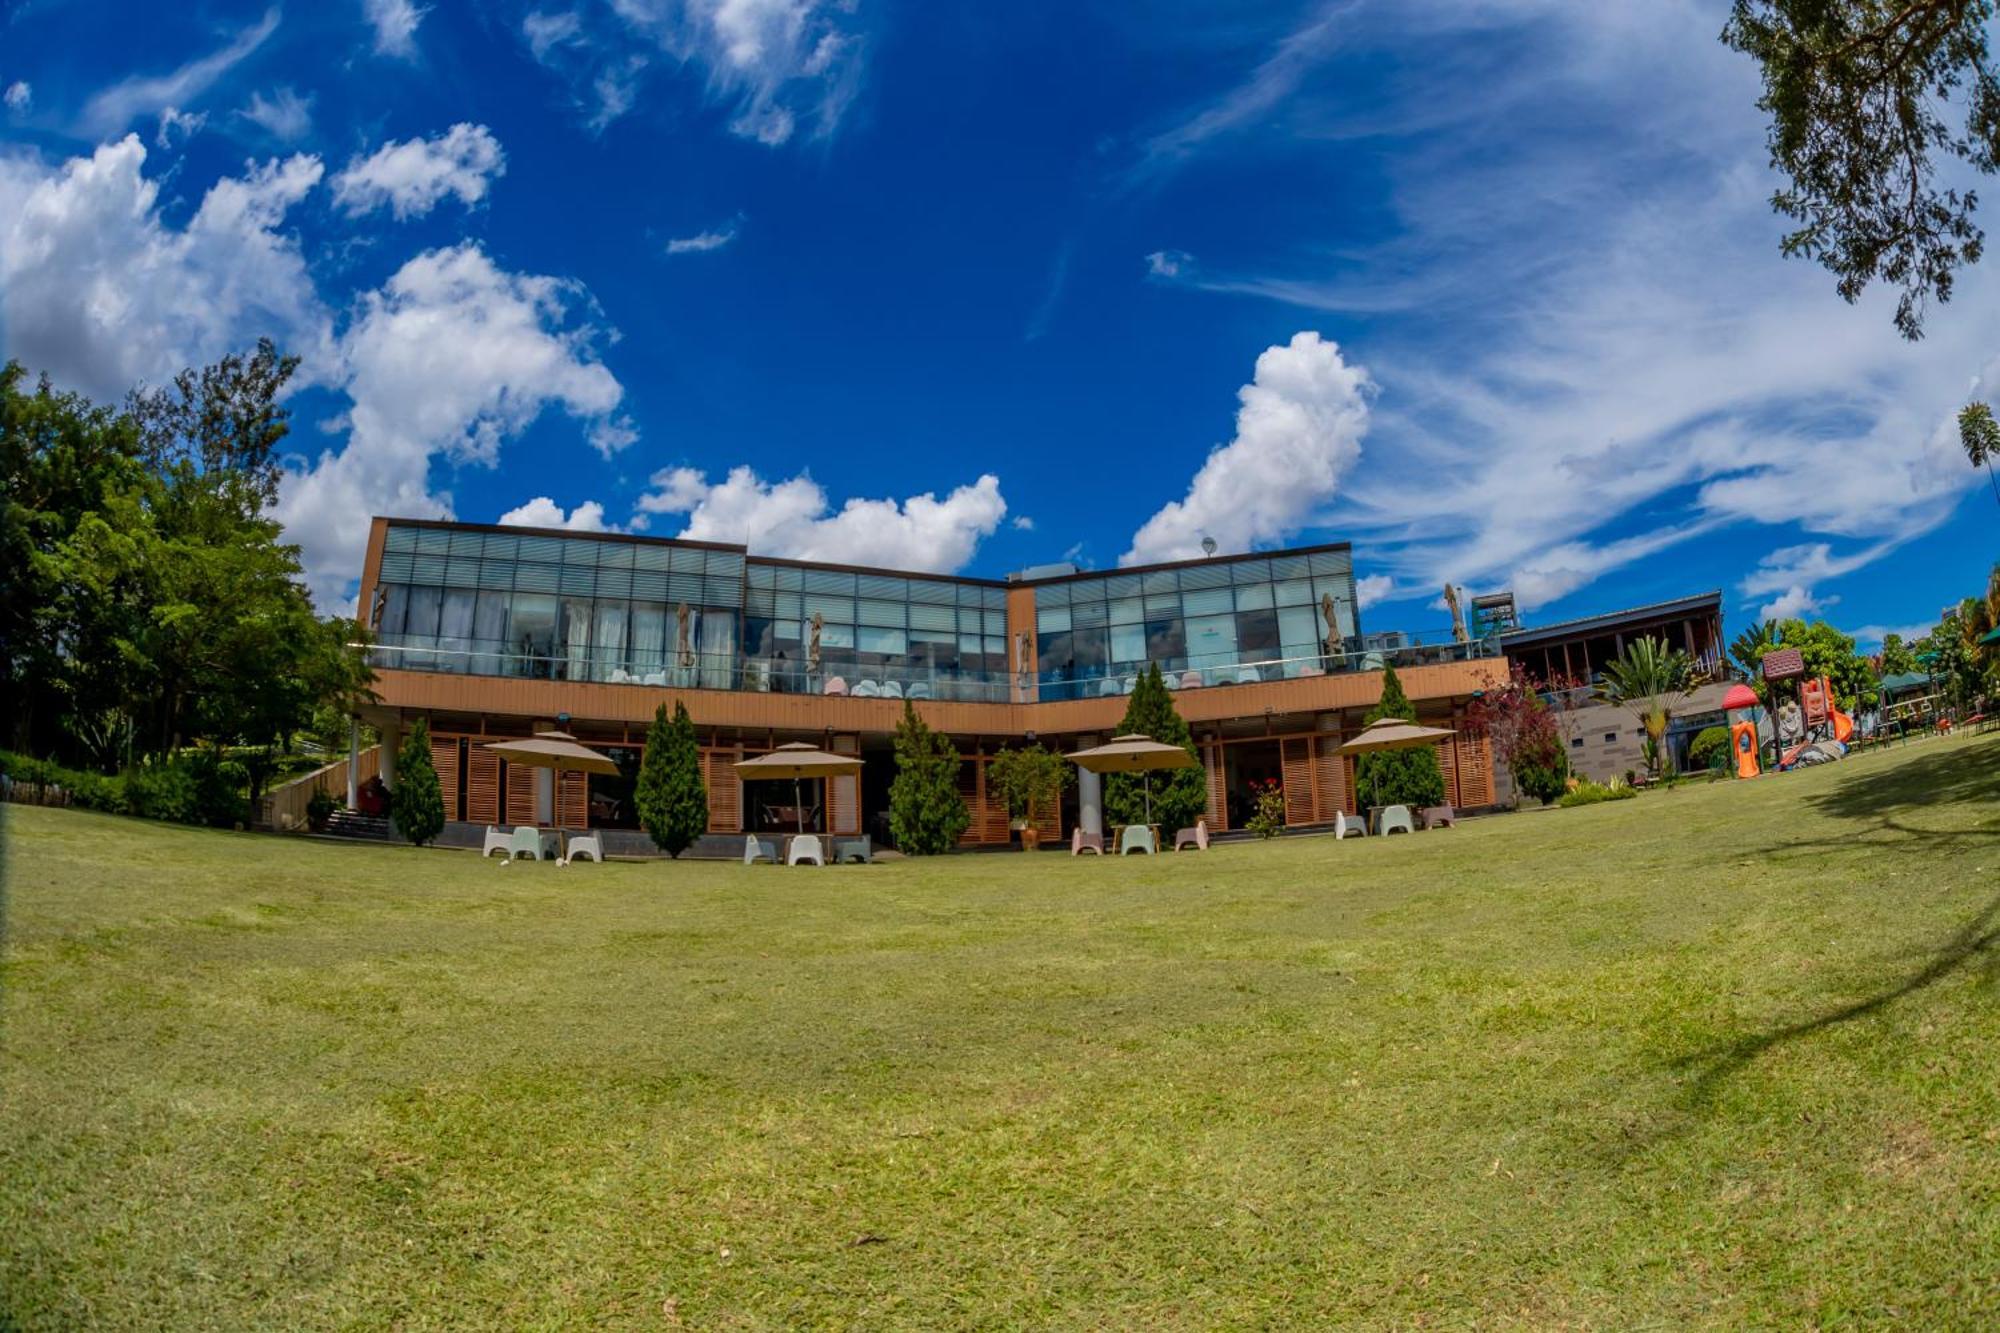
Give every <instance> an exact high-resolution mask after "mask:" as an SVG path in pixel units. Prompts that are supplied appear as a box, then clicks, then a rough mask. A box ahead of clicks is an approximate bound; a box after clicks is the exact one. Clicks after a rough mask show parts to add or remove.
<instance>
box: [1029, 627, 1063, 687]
mask: <svg viewBox="0 0 2000 1333" xmlns="http://www.w3.org/2000/svg"><path fill="white" fill-rule="evenodd" d="M1035 663H1036V666H1037V668H1038V674H1039V675H1040V678H1041V679H1043V680H1067V679H1068V678H1069V671H1070V664H1071V658H1070V642H1069V631H1068V630H1067V629H1062V630H1054V631H1050V630H1044V631H1042V633H1041V635H1040V637H1039V638H1038V639H1037V640H1036V642H1035Z"/></svg>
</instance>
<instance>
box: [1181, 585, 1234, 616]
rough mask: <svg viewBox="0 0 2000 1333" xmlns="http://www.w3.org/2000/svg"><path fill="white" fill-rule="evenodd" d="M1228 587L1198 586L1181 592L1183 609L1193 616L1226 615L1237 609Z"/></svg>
mask: <svg viewBox="0 0 2000 1333" xmlns="http://www.w3.org/2000/svg"><path fill="white" fill-rule="evenodd" d="M1233 598H1234V594H1232V593H1231V592H1230V590H1229V589H1227V588H1197V589H1191V590H1189V591H1187V592H1184V593H1182V594H1181V610H1182V611H1183V612H1185V613H1186V614H1188V615H1191V616H1214V615H1224V614H1227V613H1228V612H1230V611H1233V610H1235V609H1236V603H1235V601H1234V599H1233Z"/></svg>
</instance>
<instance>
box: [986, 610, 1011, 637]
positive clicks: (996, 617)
mask: <svg viewBox="0 0 2000 1333" xmlns="http://www.w3.org/2000/svg"><path fill="white" fill-rule="evenodd" d="M986 632H987V633H988V634H998V635H1000V636H1001V637H1002V638H1005V637H1006V634H1007V613H1006V612H1005V611H994V610H991V609H989V610H988V611H987V612H986Z"/></svg>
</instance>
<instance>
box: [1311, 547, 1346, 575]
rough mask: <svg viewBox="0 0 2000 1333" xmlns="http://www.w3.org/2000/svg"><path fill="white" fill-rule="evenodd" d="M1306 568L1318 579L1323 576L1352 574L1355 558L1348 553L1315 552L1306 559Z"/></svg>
mask: <svg viewBox="0 0 2000 1333" xmlns="http://www.w3.org/2000/svg"><path fill="white" fill-rule="evenodd" d="M1306 567H1307V568H1308V569H1310V570H1312V572H1313V576H1314V577H1316V578H1317V577H1319V576H1320V575H1323V574H1352V573H1353V572H1354V556H1353V554H1352V553H1351V552H1348V551H1314V552H1313V553H1312V554H1311V555H1309V556H1307V557H1306Z"/></svg>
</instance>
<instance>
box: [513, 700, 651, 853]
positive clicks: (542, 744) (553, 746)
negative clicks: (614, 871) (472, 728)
mask: <svg viewBox="0 0 2000 1333" xmlns="http://www.w3.org/2000/svg"><path fill="white" fill-rule="evenodd" d="M486 748H487V749H489V750H491V751H493V752H494V753H495V754H497V755H499V756H500V757H501V758H503V759H505V760H506V761H507V762H508V763H510V764H523V765H526V766H527V767H529V768H550V769H554V770H555V771H556V773H557V775H558V776H557V779H556V780H557V782H561V780H562V779H561V776H560V775H561V774H562V773H564V772H565V771H567V772H573V773H608V774H611V775H612V776H614V777H615V776H616V775H617V773H618V765H617V764H616V763H614V762H613V761H612V759H611V757H610V756H609V755H606V754H601V753H599V752H598V751H596V750H593V749H591V748H590V747H589V746H587V745H579V744H577V741H576V737H574V736H572V735H570V734H569V733H568V732H566V731H538V732H536V733H535V734H534V735H533V736H531V737H529V738H528V739H527V740H524V741H494V742H493V743H492V744H491V745H488V746H487V747H486ZM550 813H551V814H552V815H555V817H556V818H555V825H556V852H557V859H558V860H561V861H567V860H568V859H569V845H568V843H567V841H566V840H565V839H564V837H563V827H562V816H561V813H560V807H556V808H553V809H551V811H550Z"/></svg>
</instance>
